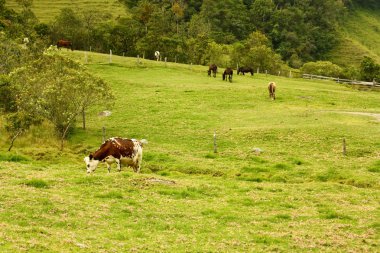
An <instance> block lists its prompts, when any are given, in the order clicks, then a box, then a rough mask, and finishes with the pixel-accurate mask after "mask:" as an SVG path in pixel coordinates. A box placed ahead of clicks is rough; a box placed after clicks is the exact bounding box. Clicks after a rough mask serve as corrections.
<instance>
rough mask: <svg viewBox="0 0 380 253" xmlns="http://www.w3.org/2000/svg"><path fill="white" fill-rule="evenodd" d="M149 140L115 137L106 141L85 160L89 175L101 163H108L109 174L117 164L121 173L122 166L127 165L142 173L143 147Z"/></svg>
mask: <svg viewBox="0 0 380 253" xmlns="http://www.w3.org/2000/svg"><path fill="white" fill-rule="evenodd" d="M146 143H148V142H147V140H145V139H142V140H136V139H125V138H120V137H113V138H110V139H108V140H106V141H105V142H104V143H103V144H102V145H101V146H100V148H99V149H98V150H96V151H95V152H94V153H91V154H90V155H89V156H87V157H85V158H84V161H85V163H86V167H87V173H91V172H94V171H95V170H96V167H97V166H98V164H99V162H106V163H107V169H108V172H110V171H111V164H112V163H114V162H116V163H117V169H118V170H119V171H121V164H126V165H128V166H130V167H132V168H133V171H134V172H137V173H139V172H140V166H141V161H142V153H143V145H144V144H146Z"/></svg>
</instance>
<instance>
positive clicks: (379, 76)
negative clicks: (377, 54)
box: [360, 56, 380, 81]
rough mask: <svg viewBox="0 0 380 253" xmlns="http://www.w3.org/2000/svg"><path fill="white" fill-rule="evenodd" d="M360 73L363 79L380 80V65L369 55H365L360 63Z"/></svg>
mask: <svg viewBox="0 0 380 253" xmlns="http://www.w3.org/2000/svg"><path fill="white" fill-rule="evenodd" d="M360 75H361V78H362V79H363V80H366V81H373V80H375V79H376V80H380V65H379V64H377V63H375V61H374V60H373V59H372V58H371V57H368V56H365V57H364V59H363V60H362V62H361V64H360Z"/></svg>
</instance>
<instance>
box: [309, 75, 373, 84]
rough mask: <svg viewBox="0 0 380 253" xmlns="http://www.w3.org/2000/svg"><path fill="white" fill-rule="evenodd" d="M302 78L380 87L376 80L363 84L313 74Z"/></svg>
mask: <svg viewBox="0 0 380 253" xmlns="http://www.w3.org/2000/svg"><path fill="white" fill-rule="evenodd" d="M302 78H305V79H318V80H331V81H335V82H337V83H344V84H354V85H364V86H372V87H380V83H377V82H376V81H375V80H373V82H363V81H357V80H349V79H341V78H339V77H338V78H336V77H328V76H319V75H311V74H303V75H302Z"/></svg>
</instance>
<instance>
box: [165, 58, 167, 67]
mask: <svg viewBox="0 0 380 253" xmlns="http://www.w3.org/2000/svg"><path fill="white" fill-rule="evenodd" d="M166 60H167V57H165V67H166Z"/></svg>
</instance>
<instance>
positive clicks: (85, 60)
mask: <svg viewBox="0 0 380 253" xmlns="http://www.w3.org/2000/svg"><path fill="white" fill-rule="evenodd" d="M84 63H85V64H87V51H84Z"/></svg>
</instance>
